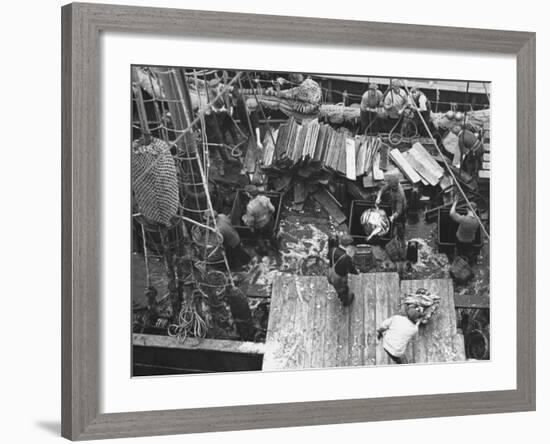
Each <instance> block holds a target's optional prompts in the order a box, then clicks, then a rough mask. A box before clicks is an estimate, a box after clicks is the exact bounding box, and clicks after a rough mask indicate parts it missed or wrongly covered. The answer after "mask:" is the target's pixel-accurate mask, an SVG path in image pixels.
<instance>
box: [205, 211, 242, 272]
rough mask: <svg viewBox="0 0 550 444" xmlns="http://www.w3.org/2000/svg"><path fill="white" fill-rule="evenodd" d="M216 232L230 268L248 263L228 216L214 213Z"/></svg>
mask: <svg viewBox="0 0 550 444" xmlns="http://www.w3.org/2000/svg"><path fill="white" fill-rule="evenodd" d="M214 217H215V218H216V225H217V227H218V232H219V233H220V234H221V236H222V241H223V248H224V250H225V256H226V257H227V262H228V263H229V267H230V268H238V267H241V266H243V265H245V264H248V262H250V256H249V254H248V253H247V252H246V251H245V250H244V248H243V246H242V243H241V237H240V236H239V233H238V232H237V230H235V227H234V226H233V224H232V223H231V220H230V219H229V216H227V215H225V214H221V213H220V214H218V213H216V211H214Z"/></svg>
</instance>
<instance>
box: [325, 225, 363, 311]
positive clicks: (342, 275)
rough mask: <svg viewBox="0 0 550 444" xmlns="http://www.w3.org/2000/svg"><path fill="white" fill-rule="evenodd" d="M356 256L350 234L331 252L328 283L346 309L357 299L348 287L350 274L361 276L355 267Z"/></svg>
mask: <svg viewBox="0 0 550 444" xmlns="http://www.w3.org/2000/svg"><path fill="white" fill-rule="evenodd" d="M354 255H355V247H354V246H353V238H352V237H351V236H350V235H349V234H346V235H344V236H342V237H341V238H340V239H339V244H338V245H337V246H335V247H333V248H332V249H331V250H330V251H329V263H330V269H329V272H328V281H329V282H330V283H331V284H332V286H333V287H334V289H335V290H336V293H337V294H338V298H339V299H340V302H342V305H343V306H344V307H348V306H349V305H351V303H352V302H353V299H354V298H355V295H354V294H353V293H351V292H350V291H349V286H348V274H349V273H352V274H359V272H358V271H357V269H356V268H355V266H354V265H353V256H354Z"/></svg>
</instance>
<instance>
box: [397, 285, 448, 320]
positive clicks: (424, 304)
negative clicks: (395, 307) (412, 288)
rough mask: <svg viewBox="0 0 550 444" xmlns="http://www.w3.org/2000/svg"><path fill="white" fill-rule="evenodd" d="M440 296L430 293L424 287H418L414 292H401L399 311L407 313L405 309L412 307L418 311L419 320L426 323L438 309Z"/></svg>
mask: <svg viewBox="0 0 550 444" xmlns="http://www.w3.org/2000/svg"><path fill="white" fill-rule="evenodd" d="M440 300H441V298H440V297H439V296H438V295H436V294H432V293H430V292H429V291H428V290H426V289H425V288H419V289H418V290H416V292H415V293H403V294H402V295H401V313H403V314H405V313H407V310H409V309H410V308H414V309H415V310H416V311H418V312H419V313H420V315H421V316H420V322H421V323H422V324H427V323H428V322H429V320H430V319H431V318H432V316H433V315H434V314H435V313H436V312H437V310H438V309H439V302H440Z"/></svg>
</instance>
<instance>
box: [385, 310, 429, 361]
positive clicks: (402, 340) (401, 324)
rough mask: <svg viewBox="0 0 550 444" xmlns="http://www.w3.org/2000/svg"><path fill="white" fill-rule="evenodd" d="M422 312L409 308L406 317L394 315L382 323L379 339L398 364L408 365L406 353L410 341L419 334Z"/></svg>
mask: <svg viewBox="0 0 550 444" xmlns="http://www.w3.org/2000/svg"><path fill="white" fill-rule="evenodd" d="M420 317H421V315H420V312H418V311H417V310H416V309H415V308H413V307H409V309H408V310H407V313H406V316H402V315H394V316H392V317H391V318H388V319H386V320H385V321H384V322H382V325H380V327H379V328H378V330H376V331H377V333H378V339H381V340H382V347H384V350H385V351H386V353H387V354H388V356H389V357H390V358H391V360H392V361H393V362H395V363H396V364H407V358H406V357H405V352H406V350H407V345H408V344H409V341H410V340H411V339H412V338H413V337H414V335H416V333H417V332H418V325H419V324H420V320H421V319H420Z"/></svg>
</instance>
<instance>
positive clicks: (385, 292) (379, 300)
mask: <svg viewBox="0 0 550 444" xmlns="http://www.w3.org/2000/svg"><path fill="white" fill-rule="evenodd" d="M375 277H376V287H375V288H376V328H378V327H380V325H381V324H382V322H384V321H385V320H386V319H388V318H389V317H391V316H393V315H394V314H397V312H395V311H394V310H395V309H394V305H393V304H394V302H393V301H394V298H395V294H399V275H398V274H397V273H376V276H375ZM392 363H393V361H391V359H390V358H389V357H388V355H387V353H386V351H385V350H384V347H383V346H382V341H379V342H378V346H377V348H376V365H389V364H392Z"/></svg>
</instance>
